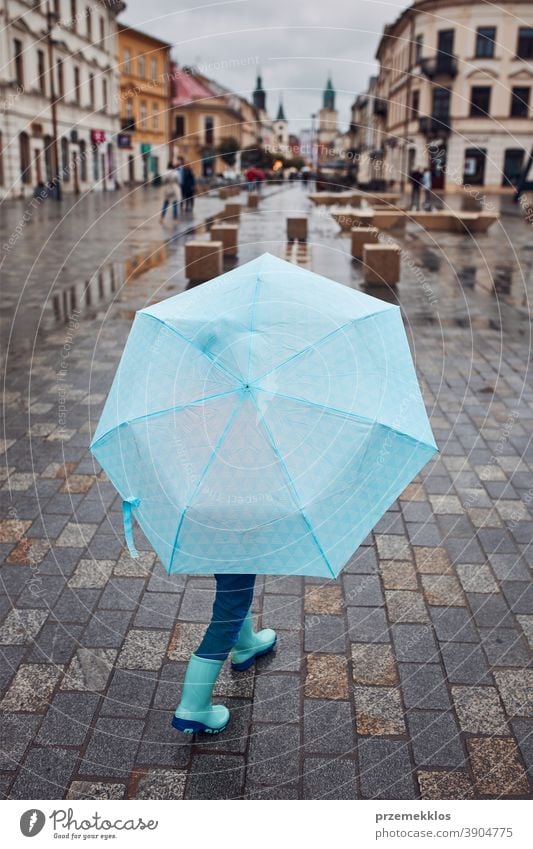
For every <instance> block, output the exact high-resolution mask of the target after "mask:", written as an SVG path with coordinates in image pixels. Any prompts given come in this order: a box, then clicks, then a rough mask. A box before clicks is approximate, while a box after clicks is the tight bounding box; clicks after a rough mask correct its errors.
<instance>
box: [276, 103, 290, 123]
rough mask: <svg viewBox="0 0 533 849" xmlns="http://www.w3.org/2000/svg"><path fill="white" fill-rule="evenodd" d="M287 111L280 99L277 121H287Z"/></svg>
mask: <svg viewBox="0 0 533 849" xmlns="http://www.w3.org/2000/svg"><path fill="white" fill-rule="evenodd" d="M286 120H287V119H286V117H285V112H284V111H283V103H282V101H281V100H280V102H279V109H278V114H277V116H276V121H286Z"/></svg>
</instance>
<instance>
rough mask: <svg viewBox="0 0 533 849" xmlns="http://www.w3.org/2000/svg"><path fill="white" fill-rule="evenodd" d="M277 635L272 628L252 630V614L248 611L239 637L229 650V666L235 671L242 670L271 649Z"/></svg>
mask: <svg viewBox="0 0 533 849" xmlns="http://www.w3.org/2000/svg"><path fill="white" fill-rule="evenodd" d="M276 640H277V635H276V632H275V631H273V630H272V628H263V630H262V631H257V632H255V631H254V626H253V623H252V614H251V613H248V615H247V617H246V619H245V620H244V622H243V623H242V628H241V630H240V633H239V639H238V640H237V642H236V643H235V645H234V647H233V650H232V652H231V668H232V669H234V670H235V671H236V672H244V670H245V669H248V668H249V667H250V666H251V665H252V663H255V659H256V658H257V657H262V656H263V655H264V654H268V653H269V652H271V651H272V649H273V648H274V646H275V645H276Z"/></svg>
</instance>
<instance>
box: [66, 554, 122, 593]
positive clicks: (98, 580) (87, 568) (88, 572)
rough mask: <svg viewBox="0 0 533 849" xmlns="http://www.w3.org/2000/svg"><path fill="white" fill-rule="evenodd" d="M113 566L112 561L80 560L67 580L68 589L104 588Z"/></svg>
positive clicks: (113, 562)
mask: <svg viewBox="0 0 533 849" xmlns="http://www.w3.org/2000/svg"><path fill="white" fill-rule="evenodd" d="M114 565H115V561H114V560H80V562H79V563H78V566H77V567H76V570H75V572H74V574H73V575H72V577H71V578H69V582H68V584H69V587H75V588H82V587H83V588H84V589H91V588H95V587H105V585H106V584H107V582H108V580H109V577H110V575H111V572H112V571H113V566H114Z"/></svg>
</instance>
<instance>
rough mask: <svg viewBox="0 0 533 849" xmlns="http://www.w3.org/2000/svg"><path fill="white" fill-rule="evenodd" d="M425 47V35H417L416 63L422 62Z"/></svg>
mask: <svg viewBox="0 0 533 849" xmlns="http://www.w3.org/2000/svg"><path fill="white" fill-rule="evenodd" d="M423 47H424V36H423V35H417V37H416V38H415V65H418V64H419V63H420V60H421V59H422V49H423Z"/></svg>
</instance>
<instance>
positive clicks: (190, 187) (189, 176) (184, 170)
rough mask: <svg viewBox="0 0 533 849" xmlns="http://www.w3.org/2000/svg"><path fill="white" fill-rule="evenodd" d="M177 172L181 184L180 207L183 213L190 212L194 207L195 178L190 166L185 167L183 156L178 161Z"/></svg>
mask: <svg viewBox="0 0 533 849" xmlns="http://www.w3.org/2000/svg"><path fill="white" fill-rule="evenodd" d="M178 163H179V165H178V172H179V179H180V184H181V198H182V205H183V206H184V208H185V212H192V211H193V207H194V192H195V189H196V177H195V176H194V172H193V170H192V168H191V166H190V165H187V163H186V162H185V160H184V158H183V156H180V158H179V160H178Z"/></svg>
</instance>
